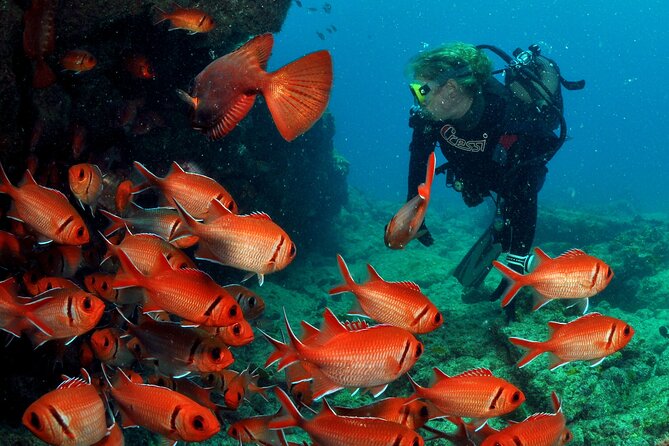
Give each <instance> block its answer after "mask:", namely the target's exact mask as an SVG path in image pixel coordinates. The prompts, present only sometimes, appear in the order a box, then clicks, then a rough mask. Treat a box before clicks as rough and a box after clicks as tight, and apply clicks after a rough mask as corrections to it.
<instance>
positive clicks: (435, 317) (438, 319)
mask: <svg viewBox="0 0 669 446" xmlns="http://www.w3.org/2000/svg"><path fill="white" fill-rule="evenodd" d="M440 322H441V313H437V314H436V315H435V316H434V323H435V324H438V323H440Z"/></svg>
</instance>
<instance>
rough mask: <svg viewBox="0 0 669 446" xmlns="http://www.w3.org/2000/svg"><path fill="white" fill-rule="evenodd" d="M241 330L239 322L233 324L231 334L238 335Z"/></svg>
mask: <svg viewBox="0 0 669 446" xmlns="http://www.w3.org/2000/svg"><path fill="white" fill-rule="evenodd" d="M241 332H242V327H241V325H239V324H235V325H234V326H233V327H232V334H233V335H235V336H239V335H240V334H241Z"/></svg>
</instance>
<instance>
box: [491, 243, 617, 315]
mask: <svg viewBox="0 0 669 446" xmlns="http://www.w3.org/2000/svg"><path fill="white" fill-rule="evenodd" d="M534 252H535V253H536V255H537V258H538V259H539V264H538V265H537V266H536V268H535V269H534V270H533V271H532V272H530V273H527V274H525V275H522V274H519V273H517V272H515V271H514V270H512V269H511V268H509V267H508V266H506V265H504V264H502V263H500V262H498V261H497V260H494V261H493V262H492V263H493V265H494V266H495V268H497V269H498V270H500V272H501V273H502V274H504V276H505V277H506V278H507V279H509V281H510V282H511V285H510V286H509V288H508V289H507V291H506V293H504V298H503V299H502V306H503V307H505V306H507V305H508V304H509V302H511V300H512V299H513V298H514V297H515V295H516V294H517V293H518V291H519V290H520V289H521V288H522V287H524V286H531V287H532V288H533V289H534V291H535V302H534V307H533V308H532V309H533V310H538V309H539V308H541V307H543V306H544V305H546V304H547V303H548V302H550V301H551V300H552V299H583V301H582V304H583V313H585V312H586V311H587V310H588V298H589V297H592V296H594V295H595V294H597V293H599V292H600V291H602V290H603V289H604V288H606V286H607V285H608V284H609V282H611V279H612V278H613V271H612V270H611V268H609V266H608V265H607V264H606V263H604V262H603V261H602V260H600V259H598V258H597V257H593V256H590V255H588V254H586V253H584V252H583V251H581V250H580V249H572V250H569V251H567V252H565V253H564V254H562V255H561V256H559V257H555V258H554V259H551V258H550V257H548V255H547V254H546V253H545V252H543V251H542V250H541V249H539V248H534Z"/></svg>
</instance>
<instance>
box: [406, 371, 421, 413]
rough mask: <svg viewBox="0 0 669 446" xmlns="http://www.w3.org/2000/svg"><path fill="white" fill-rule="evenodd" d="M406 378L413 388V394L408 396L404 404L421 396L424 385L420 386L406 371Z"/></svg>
mask: <svg viewBox="0 0 669 446" xmlns="http://www.w3.org/2000/svg"><path fill="white" fill-rule="evenodd" d="M407 378H408V379H409V383H410V384H411V388H412V389H413V395H411V396H410V397H409V399H408V400H407V401H406V402H405V403H404V405H407V404H409V403H412V402H414V401H416V400H417V399H420V398H422V395H423V390H424V389H425V387H422V386H421V385H420V384H418V383H417V382H416V381H414V380H413V378H412V377H411V375H409V374H408V373H407Z"/></svg>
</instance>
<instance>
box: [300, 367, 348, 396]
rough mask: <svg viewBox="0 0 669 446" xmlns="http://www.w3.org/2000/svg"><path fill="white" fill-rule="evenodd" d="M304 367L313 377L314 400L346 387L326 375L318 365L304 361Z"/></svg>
mask: <svg viewBox="0 0 669 446" xmlns="http://www.w3.org/2000/svg"><path fill="white" fill-rule="evenodd" d="M302 367H304V369H305V371H306V372H307V373H308V374H309V375H310V376H311V377H312V382H311V389H312V395H313V399H314V401H318V400H319V399H321V398H323V397H324V396H326V395H329V394H331V393H333V392H336V391H337V390H340V389H343V388H344V387H343V386H340V385H339V384H337V383H335V382H334V381H332V380H331V379H330V378H329V377H328V376H326V375H325V374H324V373H323V372H322V371H321V369H320V368H319V367H318V366H316V365H314V364H311V363H310V362H303V363H302Z"/></svg>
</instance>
